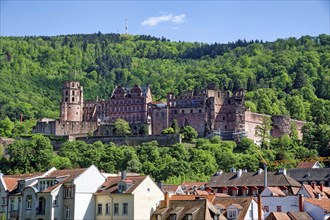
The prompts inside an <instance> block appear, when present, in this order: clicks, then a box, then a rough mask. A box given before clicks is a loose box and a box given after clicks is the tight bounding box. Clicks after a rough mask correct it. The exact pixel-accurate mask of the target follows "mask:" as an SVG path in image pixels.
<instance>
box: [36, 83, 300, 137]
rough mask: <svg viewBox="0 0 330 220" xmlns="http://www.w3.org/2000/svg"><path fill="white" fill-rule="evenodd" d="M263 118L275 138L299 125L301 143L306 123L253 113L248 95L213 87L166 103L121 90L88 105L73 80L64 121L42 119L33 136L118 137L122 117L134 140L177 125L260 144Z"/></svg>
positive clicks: (67, 87) (66, 91)
mask: <svg viewBox="0 0 330 220" xmlns="http://www.w3.org/2000/svg"><path fill="white" fill-rule="evenodd" d="M264 117H270V118H271V119H272V129H271V134H272V136H274V137H280V136H282V135H283V134H289V133H290V131H291V124H292V123H294V124H295V127H296V128H297V131H298V135H299V137H300V138H301V128H302V126H303V125H304V122H302V121H297V120H292V119H290V118H289V117H288V116H283V115H277V116H269V115H262V114H258V113H252V112H250V111H248V110H247V109H246V108H245V106H244V91H243V90H241V91H237V92H235V93H233V94H231V93H230V92H222V91H219V90H218V89H217V88H216V87H215V86H208V87H207V88H205V89H202V90H194V91H191V92H186V93H185V94H182V95H179V96H175V95H174V94H173V93H169V94H168V95H167V100H166V102H163V101H153V100H152V94H151V90H150V87H149V86H143V87H140V86H137V85H135V86H133V87H127V88H125V87H122V86H118V87H116V88H115V89H114V91H113V93H112V95H111V97H110V99H108V100H103V99H101V100H98V99H97V100H90V101H84V99H83V87H82V86H81V85H80V83H79V82H76V81H68V82H65V83H64V84H63V88H62V101H61V115H60V119H59V120H53V119H42V120H40V121H39V122H38V123H37V126H36V127H35V129H34V133H43V134H47V135H55V136H87V134H93V135H94V136H113V135H114V132H113V123H114V121H115V120H116V119H118V118H122V119H125V120H126V121H127V122H129V124H130V126H131V131H132V135H142V134H143V135H151V134H153V135H154V134H161V132H162V130H163V129H165V128H168V127H170V126H171V124H172V123H173V121H174V120H177V122H178V125H179V127H183V126H186V125H189V126H192V127H193V128H195V129H196V131H197V132H198V134H199V136H201V137H205V136H210V135H220V136H221V138H222V139H223V140H238V139H241V138H242V137H245V136H246V137H249V138H250V139H252V140H254V141H256V142H257V141H258V137H256V136H255V128H256V126H257V125H261V124H262V121H263V118H264Z"/></svg>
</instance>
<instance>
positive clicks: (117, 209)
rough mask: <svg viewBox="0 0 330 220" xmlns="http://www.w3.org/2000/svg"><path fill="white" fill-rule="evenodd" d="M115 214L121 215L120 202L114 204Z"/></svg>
mask: <svg viewBox="0 0 330 220" xmlns="http://www.w3.org/2000/svg"><path fill="white" fill-rule="evenodd" d="M113 214H114V215H119V204H118V203H115V204H113Z"/></svg>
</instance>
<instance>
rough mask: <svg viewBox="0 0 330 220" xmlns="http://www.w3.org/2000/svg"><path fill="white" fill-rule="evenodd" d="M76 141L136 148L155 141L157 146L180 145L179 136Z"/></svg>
mask: <svg viewBox="0 0 330 220" xmlns="http://www.w3.org/2000/svg"><path fill="white" fill-rule="evenodd" d="M76 140H79V141H84V142H86V143H87V144H93V143H94V142H96V141H101V142H102V143H105V144H106V143H110V142H113V143H115V144H116V145H127V146H137V145H140V144H141V143H143V142H150V141H157V142H158V144H159V146H171V145H174V144H176V143H181V137H180V135H179V134H166V135H145V136H113V137H109V136H103V137H102V136H94V137H77V138H76Z"/></svg>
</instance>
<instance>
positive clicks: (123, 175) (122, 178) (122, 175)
mask: <svg viewBox="0 0 330 220" xmlns="http://www.w3.org/2000/svg"><path fill="white" fill-rule="evenodd" d="M121 180H126V170H123V171H121Z"/></svg>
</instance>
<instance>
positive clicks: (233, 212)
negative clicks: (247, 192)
mask: <svg viewBox="0 0 330 220" xmlns="http://www.w3.org/2000/svg"><path fill="white" fill-rule="evenodd" d="M236 216H237V212H236V210H229V211H228V216H227V218H236Z"/></svg>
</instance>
